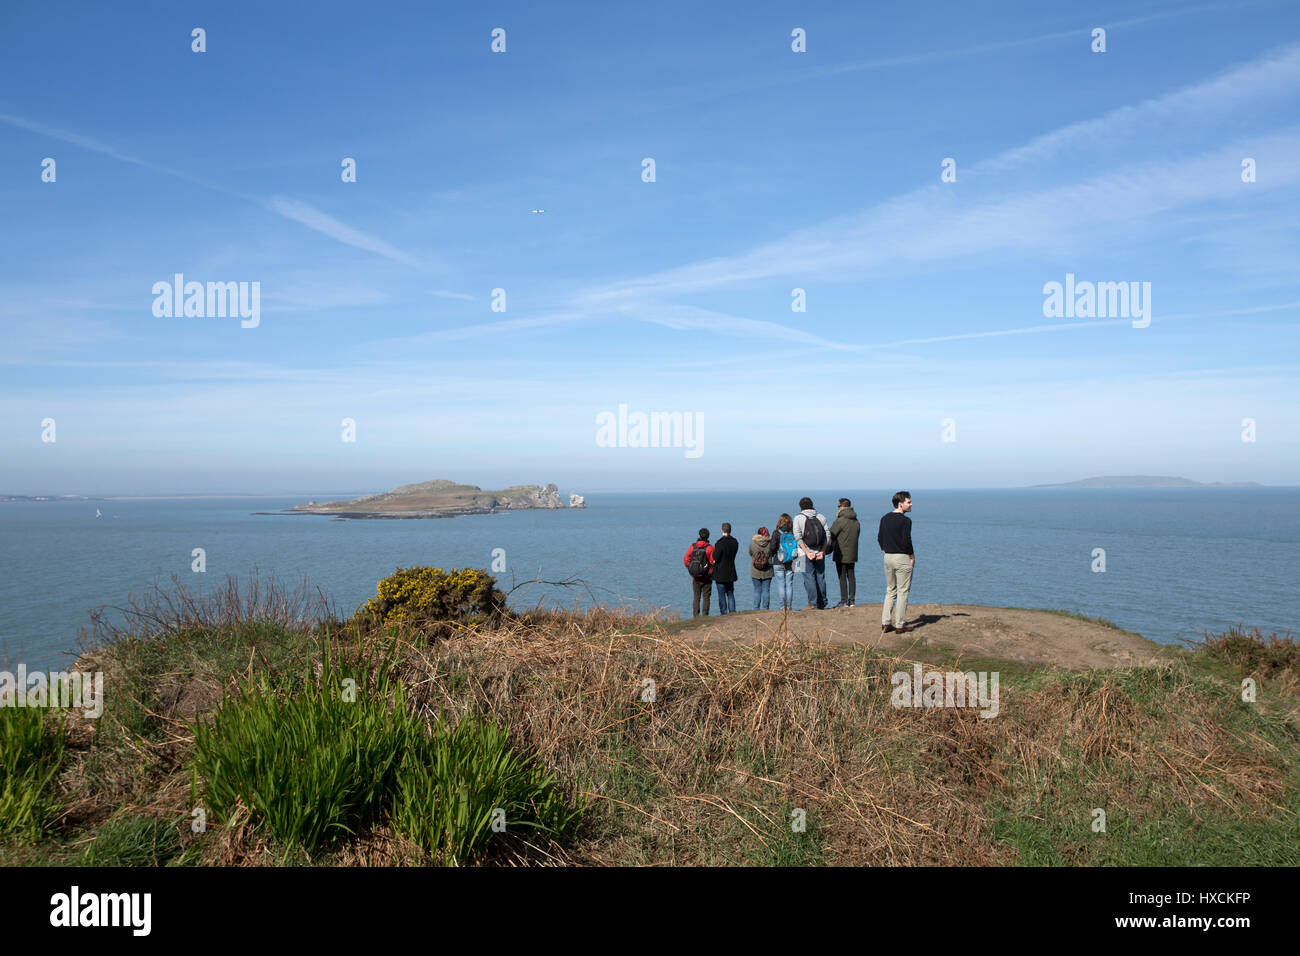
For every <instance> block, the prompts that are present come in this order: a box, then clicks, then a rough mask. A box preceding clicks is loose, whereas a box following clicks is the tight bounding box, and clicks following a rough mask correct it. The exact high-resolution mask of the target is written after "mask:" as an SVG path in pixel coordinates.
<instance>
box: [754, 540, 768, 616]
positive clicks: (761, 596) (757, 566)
mask: <svg viewBox="0 0 1300 956" xmlns="http://www.w3.org/2000/svg"><path fill="white" fill-rule="evenodd" d="M771 544H772V536H771V535H770V534H768V533H767V528H759V529H758V533H757V534H755V535H754V536H753V537H752V538H750V539H749V577H750V580H751V581H753V582H754V610H755V611H766V610H768V609H769V608H770V607H771V604H770V603H769V602H770V601H771V595H772V554H771V551H770V550H769V546H770V545H771Z"/></svg>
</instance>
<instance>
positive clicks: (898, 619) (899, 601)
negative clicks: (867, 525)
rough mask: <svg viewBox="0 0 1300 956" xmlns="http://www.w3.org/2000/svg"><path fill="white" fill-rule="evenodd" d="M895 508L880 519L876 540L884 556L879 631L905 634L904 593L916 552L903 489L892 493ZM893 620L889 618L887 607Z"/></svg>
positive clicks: (909, 507)
mask: <svg viewBox="0 0 1300 956" xmlns="http://www.w3.org/2000/svg"><path fill="white" fill-rule="evenodd" d="M893 503H894V510H893V511H891V512H889V513H888V514H886V515H885V516H884V517H882V518H881V519H880V530H879V532H877V534H876V543H877V544H879V545H880V550H881V552H882V553H883V554H884V556H885V603H884V604H883V605H882V606H881V609H880V631H881V633H882V634H887V633H889V632H890V631H893V632H895V633H897V634H906V633H908V632H909V631H911V630H913V629H912V628H910V627H908V626H907V592H908V591H909V590H911V587H912V569H913V568H914V567H915V566H916V554H915V552H913V550H912V519H911V518H909V517H908V516H907V513H908V512H909V511H911V510H912V496H911V494H909V493H908V492H906V491H900V492H898V493H897V494H896V495H894V499H893ZM891 605H892V607H893V619H892V620H891V619H890V607H891Z"/></svg>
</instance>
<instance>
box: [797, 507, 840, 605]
mask: <svg viewBox="0 0 1300 956" xmlns="http://www.w3.org/2000/svg"><path fill="white" fill-rule="evenodd" d="M794 539H795V541H797V542H798V544H799V552H800V554H802V555H803V557H804V562H805V563H804V573H803V588H804V591H805V592H806V593H807V595H808V606H807V607H805V608H804V610H805V611H807V610H809V609H810V608H814V607H815V608H817V610H819V611H820V610H824V609H825V608H826V552H827V551H829V550H830V546H831V544H830V543H831V533H830V523H829V522H828V521H827V520H826V516H825V515H823V514H822V513H821V512H819V511H817V510H816V509H814V508H813V503H812V499H811V498H807V497H804V498H800V499H799V513H798V514H797V515H795V516H794Z"/></svg>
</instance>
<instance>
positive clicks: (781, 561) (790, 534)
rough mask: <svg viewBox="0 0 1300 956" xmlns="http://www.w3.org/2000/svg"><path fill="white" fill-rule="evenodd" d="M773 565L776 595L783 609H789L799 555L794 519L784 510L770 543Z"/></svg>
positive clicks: (769, 548)
mask: <svg viewBox="0 0 1300 956" xmlns="http://www.w3.org/2000/svg"><path fill="white" fill-rule="evenodd" d="M767 547H768V553H769V555H770V558H769V563H770V564H771V565H772V580H773V581H775V582H776V597H777V600H778V601H780V602H781V610H783V611H788V610H790V608H791V606H792V605H793V604H794V575H795V568H794V562H795V558H796V557H798V555H799V550H798V547H797V546H796V544H795V540H794V519H793V518H791V517H790V516H789V515H788V514H785V513H784V512H782V513H781V517H779V518H777V519H776V531H774V532H773V533H772V539H771V541H770V543H769V544H768V546H767Z"/></svg>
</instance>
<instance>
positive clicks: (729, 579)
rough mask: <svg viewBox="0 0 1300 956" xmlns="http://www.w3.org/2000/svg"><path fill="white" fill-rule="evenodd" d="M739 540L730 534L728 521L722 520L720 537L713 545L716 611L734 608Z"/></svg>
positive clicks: (721, 611)
mask: <svg viewBox="0 0 1300 956" xmlns="http://www.w3.org/2000/svg"><path fill="white" fill-rule="evenodd" d="M739 552H740V542H739V541H737V540H736V539H735V538H733V537H732V536H731V524H730V522H727V521H724V522H722V537H720V538H719V539H718V543H717V544H715V545H714V546H713V583H714V584H716V585H717V587H718V613H719V614H733V613H735V610H736V578H737V574H736V555H737V554H738V553H739Z"/></svg>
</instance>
